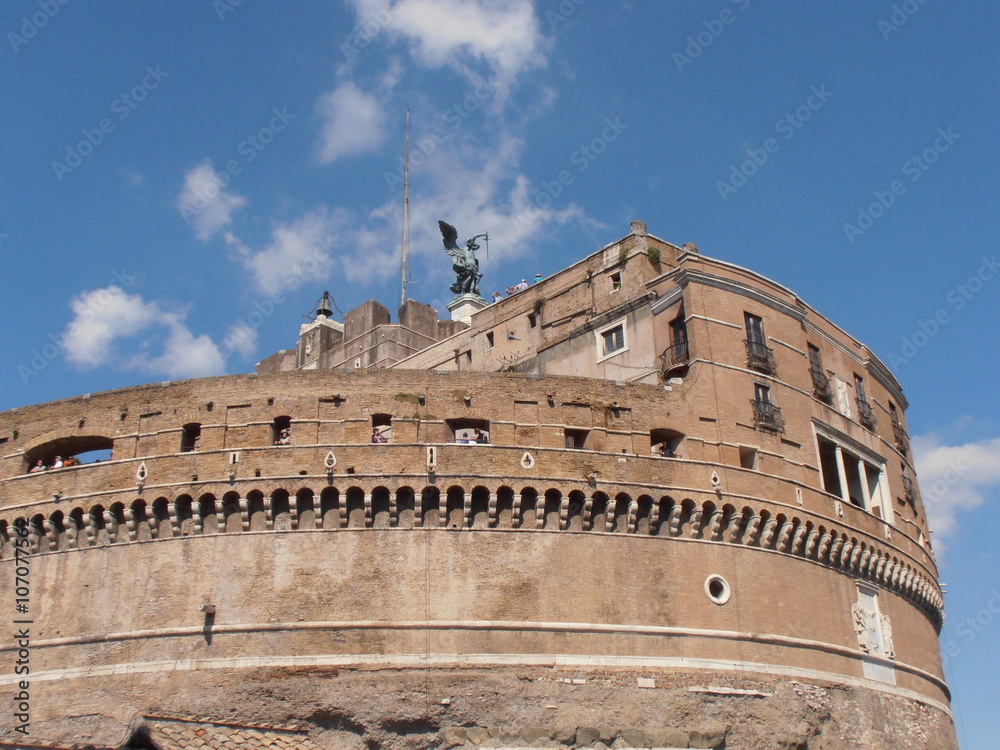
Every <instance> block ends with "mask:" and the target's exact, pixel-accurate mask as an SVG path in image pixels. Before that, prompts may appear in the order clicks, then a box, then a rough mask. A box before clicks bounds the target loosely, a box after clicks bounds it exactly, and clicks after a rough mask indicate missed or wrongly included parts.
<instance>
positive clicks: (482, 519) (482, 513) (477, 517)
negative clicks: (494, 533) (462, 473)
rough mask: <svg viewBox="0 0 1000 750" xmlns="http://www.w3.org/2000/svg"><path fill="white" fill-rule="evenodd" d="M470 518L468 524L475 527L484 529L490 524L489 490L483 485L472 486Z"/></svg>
mask: <svg viewBox="0 0 1000 750" xmlns="http://www.w3.org/2000/svg"><path fill="white" fill-rule="evenodd" d="M471 513H472V518H471V519H469V525H470V526H472V527H474V528H477V529H485V528H487V527H488V526H489V524H490V491H489V490H488V489H486V488H485V487H482V486H480V487H473V488H472V508H471Z"/></svg>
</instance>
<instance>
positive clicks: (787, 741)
mask: <svg viewBox="0 0 1000 750" xmlns="http://www.w3.org/2000/svg"><path fill="white" fill-rule="evenodd" d="M774 743H775V748H776V749H777V750H807V749H808V747H809V740H808V739H807V738H805V737H802V736H800V735H796V734H789V733H786V732H779V733H778V734H776V735H775V736H774Z"/></svg>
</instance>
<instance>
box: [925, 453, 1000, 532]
mask: <svg viewBox="0 0 1000 750" xmlns="http://www.w3.org/2000/svg"><path fill="white" fill-rule="evenodd" d="M911 445H912V447H913V457H914V462H915V464H916V467H917V472H918V474H919V480H920V495H921V497H922V498H923V501H924V508H925V510H926V512H927V518H928V523H929V524H930V526H931V528H932V529H933V530H934V531H935V532H936V533H937V534H938V535H941V536H949V535H953V534H954V533H955V532H956V531H957V527H958V515H959V513H960V512H963V511H969V510H972V509H974V508H977V507H979V506H980V505H982V504H983V503H984V502H985V501H986V499H985V497H984V496H983V492H984V491H985V490H986V489H987V488H991V487H996V485H1000V438H992V439H989V440H981V441H979V442H975V443H965V444H963V445H942V444H941V443H940V441H939V438H938V437H937V436H936V435H926V436H916V437H914V438H913V439H912V440H911ZM938 546H939V547H940V545H938Z"/></svg>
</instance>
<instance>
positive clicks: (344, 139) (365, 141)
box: [316, 82, 386, 164]
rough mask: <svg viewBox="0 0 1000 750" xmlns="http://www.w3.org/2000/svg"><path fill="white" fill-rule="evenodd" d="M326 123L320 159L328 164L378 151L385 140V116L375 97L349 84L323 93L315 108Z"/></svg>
mask: <svg viewBox="0 0 1000 750" xmlns="http://www.w3.org/2000/svg"><path fill="white" fill-rule="evenodd" d="M316 109H317V112H318V114H319V116H320V118H321V119H322V121H323V126H322V133H321V136H320V147H319V160H320V162H321V163H323V164H329V163H330V162H333V161H336V160H337V159H339V158H340V157H342V156H355V155H357V154H362V153H365V152H366V151H375V150H376V149H377V148H378V147H379V146H381V145H382V141H383V140H384V139H385V122H386V114H385V111H384V110H383V105H382V102H381V101H380V99H379V97H378V96H376V95H374V94H366V93H364V92H363V91H361V89H359V88H358V87H357V86H356V85H355V84H354V83H352V82H346V83H342V84H341V85H339V86H338V87H337V88H336V89H334V90H333V91H331V92H329V93H327V94H324V95H323V96H322V97H321V98H320V100H319V103H318V104H317V106H316Z"/></svg>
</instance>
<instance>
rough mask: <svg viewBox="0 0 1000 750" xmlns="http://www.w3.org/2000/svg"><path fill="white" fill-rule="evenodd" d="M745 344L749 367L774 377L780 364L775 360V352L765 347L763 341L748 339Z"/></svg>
mask: <svg viewBox="0 0 1000 750" xmlns="http://www.w3.org/2000/svg"><path fill="white" fill-rule="evenodd" d="M743 343H745V344H746V345H747V365H749V366H750V367H752V368H754V369H755V370H760V371H761V372H766V373H768V374H769V375H774V373H775V372H776V371H777V369H778V363H777V361H776V360H775V359H774V350H773V349H769V348H768V347H766V346H764V342H763V341H754V340H753V339H746V340H744V342H743Z"/></svg>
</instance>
